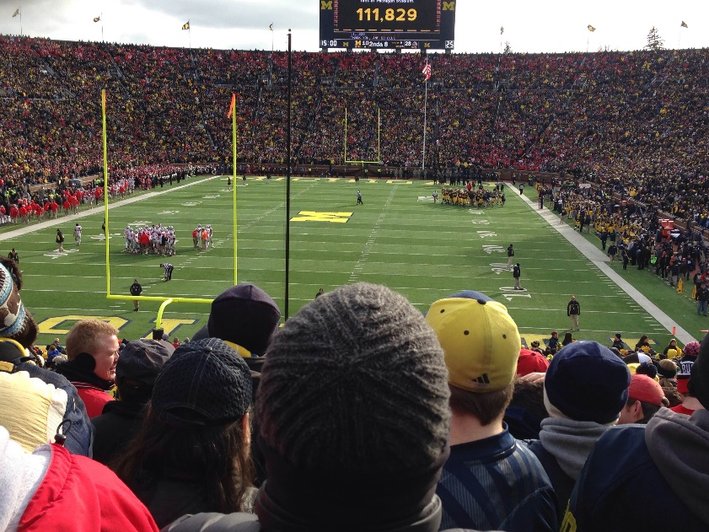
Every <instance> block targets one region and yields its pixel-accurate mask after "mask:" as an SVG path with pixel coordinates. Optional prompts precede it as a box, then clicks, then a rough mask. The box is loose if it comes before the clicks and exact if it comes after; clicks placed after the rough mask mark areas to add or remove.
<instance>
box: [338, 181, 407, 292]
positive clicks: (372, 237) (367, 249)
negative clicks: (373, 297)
mask: <svg viewBox="0 0 709 532" xmlns="http://www.w3.org/2000/svg"><path fill="white" fill-rule="evenodd" d="M397 190H398V187H394V188H392V189H391V192H389V196H388V197H387V200H386V202H385V203H384V207H383V208H382V211H381V213H380V214H379V217H378V218H377V221H376V222H375V223H374V227H372V230H371V231H370V233H369V238H367V242H365V244H364V246H363V247H362V253H361V254H360V257H359V259H357V262H356V263H355V265H354V268H353V269H352V272H351V273H350V277H349V282H350V283H354V282H356V281H357V280H358V279H359V276H360V273H361V271H362V269H363V267H364V265H365V264H366V263H367V260H368V259H369V254H370V253H371V249H372V246H374V242H375V241H376V239H377V233H378V232H379V228H380V227H381V225H382V224H383V223H384V219H385V218H386V216H387V210H388V209H387V208H388V207H389V205H391V202H392V200H393V199H394V195H395V194H396V191H397ZM363 207H364V206H363Z"/></svg>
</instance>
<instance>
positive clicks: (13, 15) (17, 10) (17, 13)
mask: <svg viewBox="0 0 709 532" xmlns="http://www.w3.org/2000/svg"><path fill="white" fill-rule="evenodd" d="M19 14H20V8H19V7H18V8H17V9H15V12H14V13H13V14H12V18H15V17H16V16H17V15H19Z"/></svg>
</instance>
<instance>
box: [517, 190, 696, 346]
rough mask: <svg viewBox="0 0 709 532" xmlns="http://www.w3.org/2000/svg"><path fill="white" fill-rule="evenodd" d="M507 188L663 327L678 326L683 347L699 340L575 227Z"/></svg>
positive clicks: (678, 334) (677, 334) (676, 335)
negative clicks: (632, 282)
mask: <svg viewBox="0 0 709 532" xmlns="http://www.w3.org/2000/svg"><path fill="white" fill-rule="evenodd" d="M505 185H506V186H507V188H508V189H509V190H511V191H513V192H514V193H515V194H516V195H517V196H519V197H520V198H522V200H523V201H524V202H525V203H526V204H527V206H528V207H529V208H530V209H532V210H533V211H534V212H535V213H537V215H539V216H540V217H541V218H542V219H543V220H544V221H546V222H547V223H548V224H549V225H550V226H551V227H552V228H554V229H555V230H556V231H557V232H558V233H559V234H560V235H561V236H563V237H564V238H565V239H566V240H567V241H568V242H569V243H570V244H571V245H572V246H574V247H575V248H576V249H577V250H578V251H579V252H580V253H581V254H582V255H583V256H584V257H586V258H587V259H588V260H590V261H591V262H592V263H593V264H594V266H596V267H597V268H598V269H599V270H600V271H601V273H603V274H604V275H605V276H606V277H608V278H609V279H610V280H611V281H613V282H614V283H615V284H616V285H617V286H618V288H620V289H621V290H622V291H623V292H625V293H626V294H628V296H630V298H631V299H633V300H634V301H635V302H636V303H637V304H638V305H640V307H642V308H643V309H644V310H645V311H646V312H647V313H648V314H650V315H651V316H652V317H653V318H654V319H656V320H657V321H658V323H659V324H660V325H662V326H663V327H664V328H665V329H667V332H668V333H670V334H672V328H673V327H675V334H674V337H675V338H677V339H678V340H679V341H680V342H682V344H686V343H687V342H692V341H695V340H696V338H694V337H693V336H692V335H691V334H690V333H689V332H687V331H686V330H685V329H684V328H682V327H680V326H679V325H678V324H677V323H676V322H675V321H674V320H673V319H672V318H670V317H669V316H668V315H667V314H665V313H664V312H663V311H662V310H661V309H660V308H659V307H658V306H657V305H655V304H654V303H653V302H652V301H650V300H649V299H648V298H647V297H645V296H644V295H643V294H642V293H641V292H640V291H639V290H638V289H637V288H635V287H634V286H633V285H631V284H630V283H629V282H628V281H626V280H625V279H624V278H623V277H621V276H620V275H618V273H617V272H616V271H615V270H614V269H613V268H611V267H610V266H609V265H608V263H609V262H610V259H609V258H608V257H607V256H606V254H605V253H603V251H601V250H600V249H598V248H597V247H596V246H594V245H593V244H591V243H590V242H589V241H588V240H586V239H585V238H584V237H583V236H581V235H580V234H579V233H577V232H576V230H575V229H574V228H572V227H571V226H570V225H569V224H567V223H566V222H565V221H564V220H562V219H561V218H560V217H559V216H557V215H556V214H555V213H554V212H552V211H550V210H549V209H548V208H547V207H544V209H539V208H538V205H537V204H536V203H535V202H533V201H532V200H530V199H529V198H528V197H527V196H525V195H524V194H520V193H519V190H518V189H517V188H516V187H513V186H511V185H510V184H509V183H505Z"/></svg>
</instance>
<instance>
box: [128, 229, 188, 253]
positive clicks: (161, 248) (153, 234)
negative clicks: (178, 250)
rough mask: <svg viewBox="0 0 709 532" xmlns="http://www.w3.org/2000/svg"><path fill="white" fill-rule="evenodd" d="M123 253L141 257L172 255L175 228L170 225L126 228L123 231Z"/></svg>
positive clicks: (175, 240)
mask: <svg viewBox="0 0 709 532" xmlns="http://www.w3.org/2000/svg"><path fill="white" fill-rule="evenodd" d="M123 236H124V238H125V251H127V252H128V253H135V254H141V255H148V254H153V255H168V256H169V255H174V254H175V242H177V239H176V237H175V228H174V227H173V226H171V225H168V226H164V225H162V224H156V225H151V226H138V227H131V226H130V225H128V226H126V228H125V229H124V230H123Z"/></svg>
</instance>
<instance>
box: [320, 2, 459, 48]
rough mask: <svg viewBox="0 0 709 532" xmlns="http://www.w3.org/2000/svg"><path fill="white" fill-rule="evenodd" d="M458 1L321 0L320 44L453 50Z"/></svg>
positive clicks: (339, 46) (344, 46)
mask: <svg viewBox="0 0 709 532" xmlns="http://www.w3.org/2000/svg"><path fill="white" fill-rule="evenodd" d="M455 3H456V2H455V0H450V1H445V0H320V47H321V48H382V49H386V48H391V49H396V48H414V49H452V48H453V45H454V26H455Z"/></svg>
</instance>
